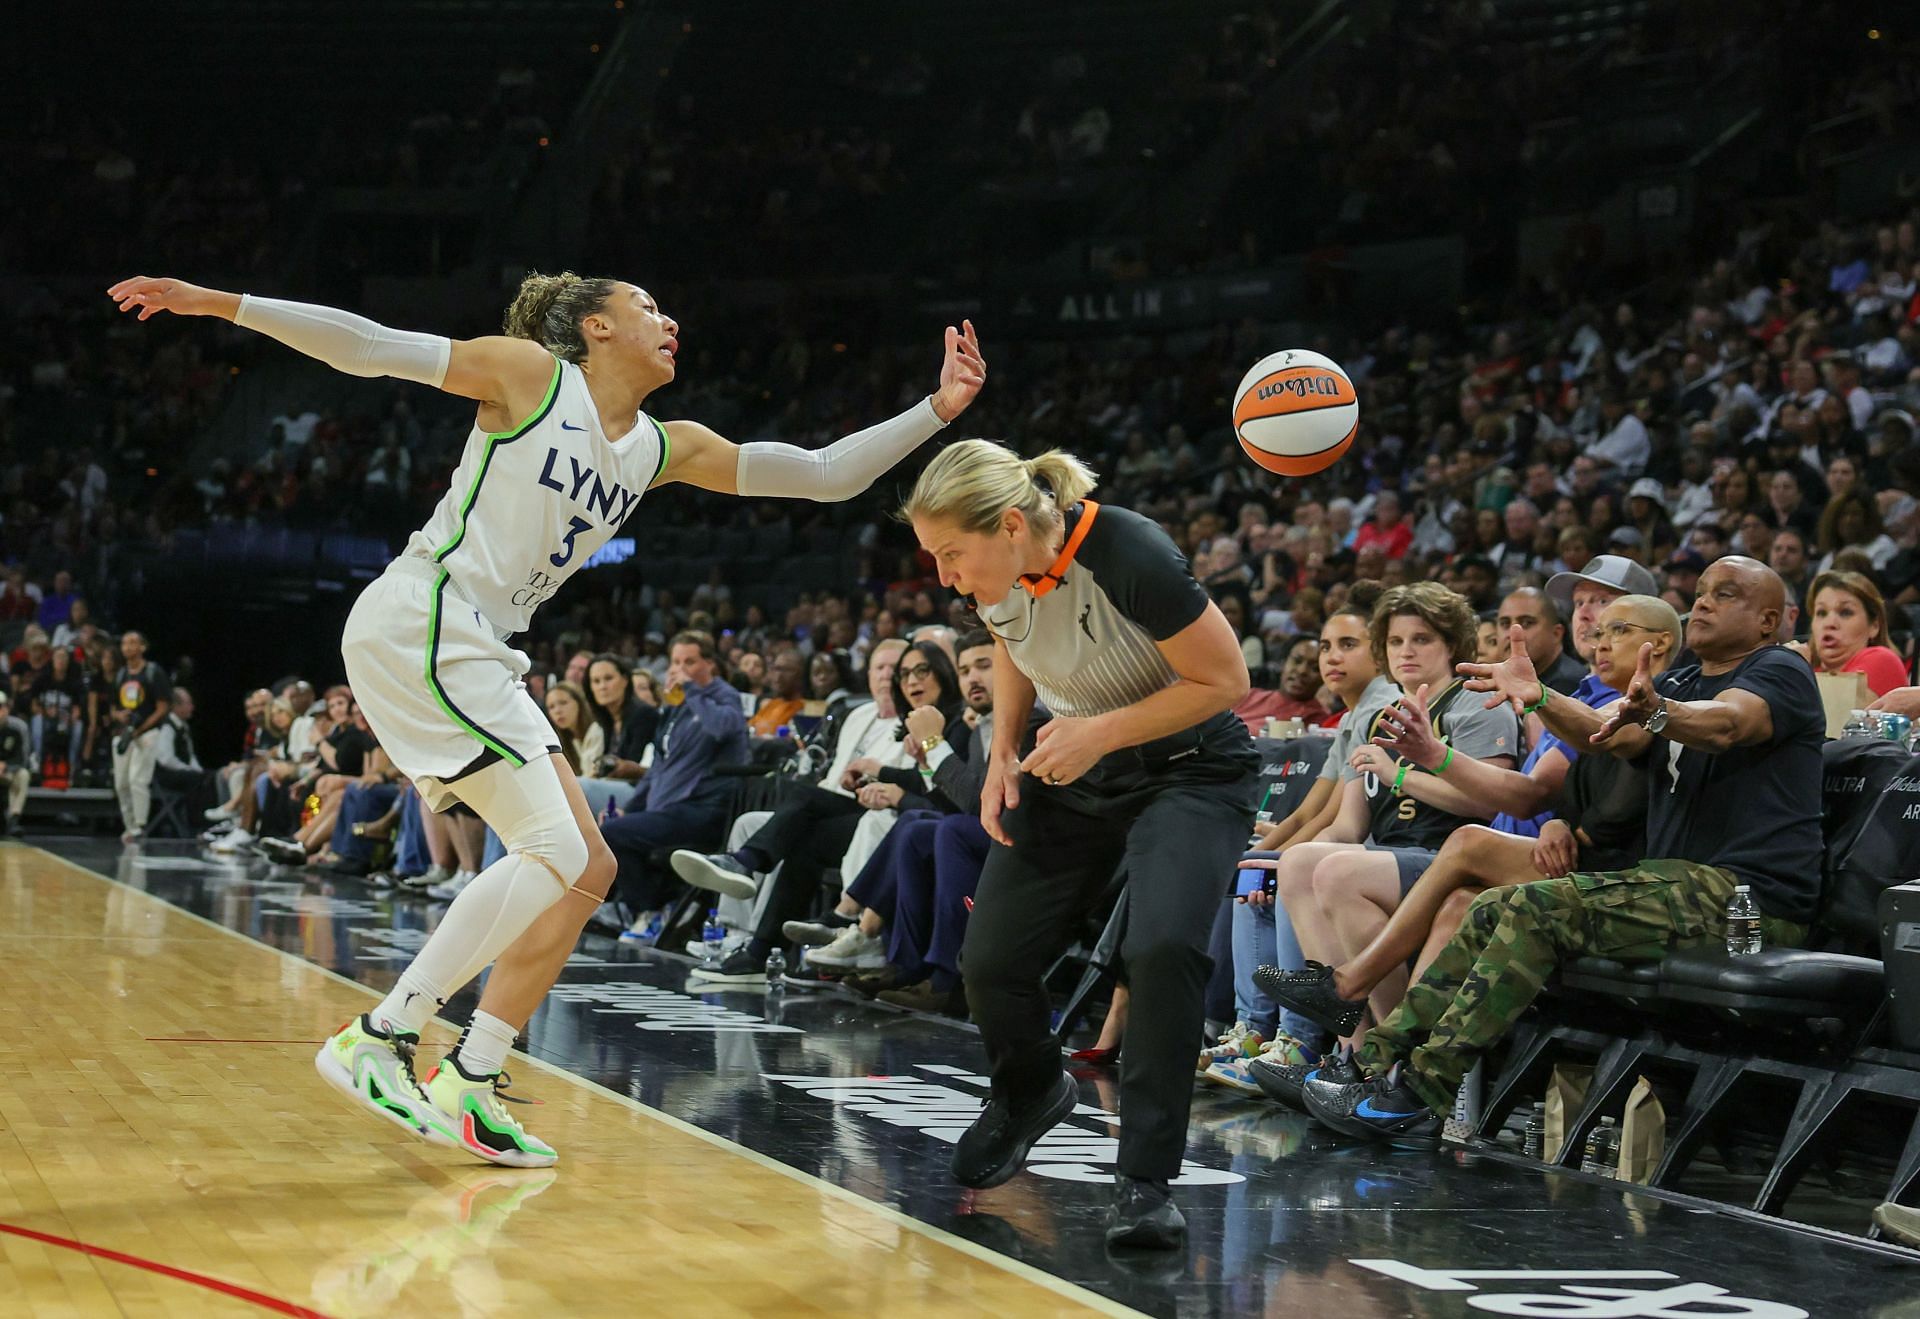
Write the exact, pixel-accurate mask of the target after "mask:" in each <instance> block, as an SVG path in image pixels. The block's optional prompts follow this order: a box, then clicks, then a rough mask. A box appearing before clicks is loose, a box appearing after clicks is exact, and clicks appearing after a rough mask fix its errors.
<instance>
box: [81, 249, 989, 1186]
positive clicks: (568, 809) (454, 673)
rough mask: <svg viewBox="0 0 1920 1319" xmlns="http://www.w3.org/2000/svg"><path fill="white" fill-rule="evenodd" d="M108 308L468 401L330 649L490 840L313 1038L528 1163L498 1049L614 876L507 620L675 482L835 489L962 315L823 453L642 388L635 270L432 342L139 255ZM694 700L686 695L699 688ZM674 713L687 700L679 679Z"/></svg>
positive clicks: (910, 436) (956, 365)
mask: <svg viewBox="0 0 1920 1319" xmlns="http://www.w3.org/2000/svg"><path fill="white" fill-rule="evenodd" d="M108 295H109V296H110V297H112V298H113V299H115V301H116V302H118V304H119V306H120V310H122V311H133V310H136V309H137V310H138V311H139V315H140V319H141V320H143V321H144V320H146V319H147V318H148V317H149V316H152V315H153V314H154V313H155V312H160V311H170V312H173V313H175V314H177V315H185V316H218V317H221V318H222V319H225V320H230V321H232V322H234V324H236V325H240V326H243V327H245V328H247V329H250V330H256V331H258V332H260V333H262V334H266V335H268V336H270V337H272V338H275V339H278V340H279V341H280V342H282V343H284V344H286V345H287V346H289V347H291V348H295V349H298V350H299V351H300V352H303V353H305V354H307V355H308V356H309V357H313V358H317V359H318V360H320V361H322V362H325V363H326V364H327V365H329V366H331V367H334V368H335V369H337V370H340V371H344V372H347V373H348V374H350V375H359V376H390V377H393V378H395V379H399V380H411V381H415V382H417V383H419V384H423V385H431V386H433V387H434V388H436V389H441V390H445V391H446V392H447V393H450V394H456V395H459V396H460V397H462V398H469V399H473V400H475V401H476V402H478V403H479V405H480V407H479V412H478V414H477V416H476V418H475V422H474V428H473V432H472V434H470V435H469V436H468V437H467V445H466V449H465V452H464V453H463V454H462V456H461V460H460V465H459V467H458V469H457V470H456V471H455V472H454V475H453V481H452V484H451V486H450V487H449V488H448V491H447V494H446V496H445V498H443V499H442V500H441V501H440V505H439V507H437V508H436V509H435V510H434V512H433V516H432V517H431V518H430V519H429V520H428V522H427V524H426V526H425V527H423V528H421V529H420V530H419V531H418V532H416V533H414V535H413V537H412V538H411V540H410V541H409V542H408V544H407V548H406V550H405V552H404V553H402V554H401V555H400V557H399V558H397V559H395V560H394V561H393V562H392V563H391V564H389V565H388V567H387V570H386V572H385V573H384V574H383V575H382V576H381V577H379V578H378V579H376V580H375V581H374V582H373V583H372V584H371V585H369V586H368V587H367V589H366V590H365V591H364V592H362V594H361V596H360V598H359V600H358V602H356V603H355V605H354V607H353V612H352V614H351V615H350V616H349V617H348V619H347V627H346V634H345V637H344V639H343V641H342V652H343V655H344V657H345V660H346V668H347V677H348V680H349V681H350V682H351V683H352V684H353V689H354V695H355V696H356V697H357V698H358V700H359V701H360V705H361V708H362V709H363V710H365V711H366V714H367V719H368V722H369V723H370V724H372V726H373V729H374V732H375V733H376V734H378V736H379V738H380V744H381V746H382V747H383V748H385V750H386V752H387V754H388V755H389V756H391V757H392V759H393V761H394V763H395V764H396V765H397V766H398V767H399V768H400V769H401V770H403V771H404V772H405V773H406V774H407V775H408V776H409V777H410V778H412V779H413V781H414V783H415V785H416V786H417V787H418V788H419V790H420V793H421V796H422V798H423V799H424V800H425V801H426V802H427V803H428V804H429V805H430V806H432V807H433V808H434V809H436V810H443V809H445V808H446V807H448V806H449V805H451V804H453V803H454V802H455V801H460V802H464V803H466V804H467V805H468V806H470V807H471V808H472V809H473V810H474V811H475V812H476V813H477V814H478V815H479V816H480V817H481V818H482V819H483V820H485V821H486V822H487V823H488V824H489V825H491V826H492V828H493V831H494V832H495V833H496V834H498V835H499V837H500V839H501V841H502V842H503V843H504V844H505V845H506V848H507V855H506V856H505V857H504V858H502V859H501V860H499V861H496V862H495V863H494V864H493V865H491V866H489V867H487V868H486V869H485V870H483V871H482V872H481V873H480V875H479V877H478V878H476V879H475V880H474V881H473V882H472V883H471V884H470V885H468V886H467V887H466V888H465V889H464V890H462V891H461V893H460V895H459V896H458V897H457V898H455V899H454V901H453V904H452V905H451V906H450V907H449V908H448V909H447V912H446V914H445V915H444V916H443V917H442V918H441V921H440V925H439V927H438V928H437V929H436V930H435V931H434V933H433V936H432V937H431V938H430V939H429V940H428V941H427V943H426V946H425V947H423V948H422V949H421V950H420V953H419V956H418V957H416V958H415V959H414V961H413V964H412V965H411V966H409V967H408V968H407V969H406V970H405V971H404V972H402V973H401V976H400V980H399V983H398V984H397V985H395V986H394V989H393V992H392V993H391V994H389V995H388V996H387V997H386V999H385V1000H384V1001H383V1002H382V1003H381V1004H380V1005H379V1006H378V1007H376V1008H375V1009H374V1010H373V1011H371V1012H368V1013H366V1014H364V1015H362V1016H360V1017H359V1018H357V1019H355V1020H354V1021H352V1022H349V1023H348V1024H347V1025H345V1026H343V1027H342V1028H341V1029H340V1031H339V1032H338V1033H337V1034H335V1035H334V1036H333V1038H332V1039H330V1040H328V1041H327V1043H326V1044H325V1045H324V1046H322V1048H321V1050H320V1052H319V1054H318V1055H317V1056H316V1058H315V1060H314V1062H315V1065H316V1066H317V1067H318V1068H319V1070H320V1073H321V1075H322V1076H324V1077H326V1079H327V1080H328V1081H330V1082H331V1083H332V1084H334V1085H335V1086H337V1087H338V1088H340V1089H342V1090H344V1091H346V1092H347V1093H348V1094H350V1095H351V1096H353V1097H354V1099H355V1100H356V1101H357V1102H359V1103H360V1104H362V1105H363V1106H365V1107H367V1108H369V1109H371V1110H372V1111H373V1112H374V1113H376V1114H378V1115H380V1116H381V1117H384V1118H386V1119H388V1120H389V1121H392V1122H393V1123H395V1124H396V1125H398V1126H401V1127H403V1128H405V1129H406V1130H408V1131H411V1132H414V1133H415V1134H416V1135H419V1136H422V1137H424V1138H426V1139H427V1140H430V1141H433V1142H435V1143H439V1144H446V1145H451V1146H456V1147H459V1148H464V1149H466V1150H468V1151H470V1152H471V1153H473V1154H475V1155H477V1156H479V1157H480V1158H482V1159H486V1160H489V1161H491V1162H494V1163H502V1164H509V1165H513V1166H517V1167H544V1166H546V1165H548V1164H551V1163H552V1162H554V1160H555V1158H556V1157H557V1156H556V1155H555V1153H554V1151H553V1149H552V1148H551V1147H550V1146H548V1145H546V1144H545V1143H544V1142H542V1141H541V1140H539V1139H538V1138H537V1137H535V1136H533V1135H532V1134H530V1133H528V1132H527V1131H526V1130H525V1129H524V1128H523V1127H522V1126H521V1125H520V1123H519V1122H517V1121H515V1120H514V1119H513V1118H512V1117H511V1116H509V1115H508V1113H507V1111H506V1109H505V1107H504V1105H503V1104H502V1103H501V1101H500V1094H499V1091H500V1089H501V1086H502V1081H501V1077H502V1073H501V1066H502V1064H503V1062H504V1061H505V1059H506V1055H507V1050H508V1049H509V1047H510V1046H511V1045H512V1043H513V1039H514V1037H515V1035H516V1034H517V1033H518V1032H519V1030H520V1028H521V1027H522V1026H523V1025H525V1024H526V1021H527V1018H528V1017H530V1016H531V1015H532V1014H533V1010H534V1008H535V1007H536V1006H537V1005H538V1004H539V1002H540V1000H541V999H542V998H544V997H545V996H546V993H547V990H548V989H549V988H551V987H552V985H553V982H554V980H555V979H556V978H557V977H558V975H559V973H560V968H561V967H562V966H563V965H564V964H565V962H566V960H567V956H568V954H569V953H571V952H572V950H573V947H574V944H575V942H576V940H577V938H578V936H579V933H580V929H581V926H582V925H583V924H584V923H585V922H586V919H587V917H588V916H589V915H591V914H592V913H593V911H594V910H595V909H596V908H597V907H598V906H599V905H600V903H601V901H602V900H603V899H604V898H605V896H606V893H607V887H608V885H609V884H610V883H611V881H612V879H613V874H614V862H613V857H612V854H611V853H610V852H609V851H608V849H607V846H606V844H605V842H603V841H602V839H601V837H600V832H599V829H598V828H597V827H596V825H595V822H594V818H593V813H592V811H591V810H590V809H589V808H588V806H587V802H586V798H585V797H584V796H583V795H582V794H581V791H580V785H579V783H578V782H577V781H576V780H575V778H574V775H573V772H572V771H571V770H570V769H568V767H567V764H566V761H565V760H564V759H562V757H561V756H560V754H559V748H558V747H557V746H555V745H554V738H553V733H552V730H551V728H550V726H549V725H548V723H547V720H546V716H545V715H544V714H543V713H542V712H541V710H540V707H539V706H538V705H536V704H535V703H534V702H533V700H532V698H531V697H529V696H528V695H527V691H526V687H525V684H524V682H523V681H522V679H523V677H524V676H525V674H526V672H527V669H528V667H529V662H528V660H527V657H526V656H525V655H524V654H522V653H520V652H519V651H517V650H514V649H512V648H511V647H509V646H508V645H507V642H506V639H507V638H508V637H509V636H511V635H512V634H514V633H516V632H521V631H524V630H525V629H526V627H527V625H528V623H529V622H530V621H531V620H532V618H533V615H534V611H535V610H536V609H538V608H539V607H540V605H541V604H543V603H544V602H545V601H547V600H548V599H550V598H551V597H552V596H553V594H554V592H556V591H558V590H559V589H560V587H561V586H562V585H563V584H564V583H565V582H566V580H567V578H568V577H570V576H571V575H572V574H573V573H574V572H575V571H576V570H577V569H578V568H579V567H580V565H581V564H583V563H585V562H586V561H587V560H588V559H590V558H591V557H592V556H593V553H594V551H595V550H597V549H599V548H600V546H601V545H603V544H604V543H605V542H606V541H607V539H608V538H609V537H611V536H612V535H613V533H614V532H615V531H616V530H617V529H618V528H619V526H620V525H621V523H622V522H624V521H625V520H626V519H627V517H628V515H629V514H631V513H632V511H633V508H634V506H635V505H636V504H637V503H639V501H640V497H641V495H642V494H643V493H644V492H646V491H647V490H649V489H651V488H653V487H654V486H657V485H662V484H665V483H668V482H673V481H681V482H685V483H687V484H689V485H695V486H699V487H701V488H702V489H706V490H717V491H720V492H722V493H726V494H736V493H737V494H740V495H743V496H752V497H766V496H788V497H793V498H806V499H819V500H843V499H849V498H851V497H852V496H854V495H856V494H858V493H859V492H860V491H862V490H864V489H866V488H867V486H868V485H870V484H871V483H872V482H873V481H874V479H875V478H877V477H878V476H880V475H881V474H882V473H883V472H885V471H887V470H888V469H889V468H891V467H892V466H893V465H894V464H895V463H897V462H899V461H900V460H901V459H902V458H904V457H906V456H907V455H908V454H910V453H912V452H913V451H914V450H915V449H916V448H918V447H919V446H920V445H921V444H922V443H923V442H925V441H926V440H927V439H929V438H931V437H932V436H933V435H934V434H935V433H936V432H938V431H939V430H940V429H941V428H942V427H944V426H946V425H947V424H948V423H950V422H951V421H952V420H953V419H954V418H955V417H956V416H958V415H959V414H960V413H961V412H962V411H964V410H965V409H966V407H967V405H968V404H969V403H971V402H972V401H973V399H974V397H975V395H977V394H978V393H979V392H980V388H981V386H982V385H983V384H984V383H985V380H986V365H985V362H984V360H983V359H982V358H981V356H980V347H979V344H978V342H977V340H976V339H975V336H974V332H973V327H972V325H971V324H968V325H966V326H965V327H964V330H955V329H953V328H952V327H951V326H949V327H948V329H947V333H946V360H945V363H944V365H943V366H942V368H941V372H940V388H939V391H938V392H937V393H935V394H933V395H931V396H930V397H928V398H926V399H923V400H922V401H921V402H919V403H916V404H915V405H914V406H913V407H911V408H909V409H908V410H907V411H906V412H904V413H902V414H901V415H899V416H898V417H895V418H893V419H891V420H889V421H883V422H881V423H880V424H879V425H877V426H873V427H870V428H868V429H866V430H863V431H860V432H858V433H857V434H854V435H850V436H847V437H846V438H844V439H842V440H839V441H837V442H835V443H833V444H831V445H829V446H827V447H826V448H825V449H822V450H819V451H808V450H804V449H800V448H796V447H794V446H792V445H787V444H775V443H755V444H745V445H739V446H735V445H734V444H732V443H730V442H729V441H727V440H725V439H722V438H721V437H720V436H719V435H717V434H715V433H714V432H713V431H711V430H709V429H708V428H707V427H705V426H702V425H700V424H699V423H697V422H691V421H671V422H665V423H662V422H659V421H656V420H654V419H653V418H652V417H650V416H648V415H647V414H646V413H645V412H643V411H642V410H641V408H642V405H643V404H644V403H645V402H646V400H647V398H648V396H649V395H651V394H652V393H653V391H654V390H656V389H659V388H660V387H661V386H663V385H665V384H667V383H669V382H670V381H672V380H673V378H674V373H675V364H674V355H675V353H676V352H677V351H678V349H679V338H678V336H679V330H680V327H679V325H678V324H676V323H675V321H674V319H673V318H672V317H671V316H668V315H667V314H666V313H665V312H664V311H662V310H661V309H660V305H659V304H658V303H657V302H656V301H655V300H654V299H653V297H652V295H650V294H649V293H648V292H647V291H646V290H644V289H642V288H639V287H637V286H635V285H633V284H627V283H622V282H620V281H618V280H612V279H583V278H581V277H579V276H577V275H573V274H571V273H568V274H561V275H550V276H549V275H530V276H528V278H527V279H526V280H525V282H524V283H522V284H521V286H520V289H519V292H518V294H517V295H516V296H515V298H514V300H513V304H512V306H510V307H509V308H508V309H507V314H506V323H505V331H506V332H505V333H504V334H503V335H493V336H487V337H484V338H478V339H467V340H457V341H455V340H448V339H445V338H442V337H441V336H439V335H433V334H419V333H413V332H409V331H400V330H391V329H388V328H387V327H385V326H382V325H378V324H376V323H374V322H373V321H370V320H367V319H365V318H364V317H360V316H356V315H353V314H352V313H350V312H344V311H337V310H335V309H333V308H331V307H320V306H312V305H308V304H304V303H296V302H282V301H278V300H276V299H271V298H258V297H254V296H252V295H244V296H243V295H238V294H233V293H222V292H218V291H216V290H213V289H206V288H199V287H197V286H195V285H193V284H188V283H186V282H185V281H182V280H177V279H168V278H147V277H144V276H142V277H138V278H134V279H129V280H123V281H122V282H120V283H118V284H115V285H114V286H113V287H112V288H111V289H109V290H108ZM694 694H695V695H696V696H697V695H698V692H697V691H696V692H695V693H694ZM683 710H684V711H690V712H691V713H690V714H687V713H683V714H682V715H681V716H680V717H682V718H693V719H698V718H700V717H701V713H700V702H699V701H697V700H690V701H688V702H687V704H686V705H685V706H684V707H683ZM489 964H492V966H493V973H492V975H490V976H489V977H488V979H487V984H486V992H485V993H484V994H483V996H482V998H481V1002H480V1010H479V1011H478V1012H476V1013H475V1014H474V1016H473V1020H472V1021H471V1022H470V1023H469V1024H468V1026H467V1028H466V1030H465V1032H463V1034H462V1037H461V1041H460V1044H459V1046H458V1047H457V1048H456V1050H455V1051H454V1053H453V1054H451V1055H449V1057H448V1059H447V1060H446V1061H445V1062H444V1063H442V1064H441V1065H440V1066H438V1067H436V1068H435V1069H434V1071H433V1072H432V1073H431V1074H429V1076H428V1077H427V1078H426V1080H425V1082H424V1083H422V1082H417V1081H416V1080H415V1079H414V1075H413V1067H412V1060H413V1050H414V1046H415V1045H416V1044H417V1043H418V1041H419V1038H420V1030H421V1027H422V1026H424V1025H425V1024H426V1022H427V1019H428V1018H429V1017H431V1016H432V1015H433V1013H434V1012H435V1011H436V1010H437V1009H438V1008H439V1007H440V1006H441V1005H442V1004H444V1003H445V1002H446V1001H447V1000H448V999H449V998H450V997H452V995H453V994H454V993H455V992H456V991H457V990H459V989H460V987H461V986H462V985H465V984H466V983H467V982H468V981H470V980H472V979H473V978H474V977H475V976H476V975H478V974H479V973H480V972H481V970H482V969H484V968H485V967H487V966H488V965H489Z"/></svg>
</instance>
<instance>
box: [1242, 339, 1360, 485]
mask: <svg viewBox="0 0 1920 1319" xmlns="http://www.w3.org/2000/svg"><path fill="white" fill-rule="evenodd" d="M1359 425H1360V400H1359V399H1358V398H1357V397H1356V396H1355V394H1354V392H1353V382H1352V381H1351V380H1349V379H1347V373H1346V372H1345V371H1342V370H1341V369H1340V364H1339V363H1337V362H1334V361H1331V360H1329V359H1328V358H1325V357H1322V356H1321V355H1320V354H1319V353H1310V352H1308V351H1306V350H1305V349H1303V348H1290V349H1288V350H1286V351H1285V352H1279V353H1273V354H1271V355H1269V356H1267V357H1263V358H1261V359H1260V360H1259V361H1258V362H1256V363H1254V366H1253V370H1251V371H1249V372H1247V374H1246V375H1245V376H1243V377H1242V378H1241V380H1240V387H1239V388H1238V389H1237V390H1235V391H1234V394H1233V433H1234V434H1235V435H1237V436H1238V437H1239V439H1240V447H1241V448H1242V449H1245V450H1246V451H1247V457H1249V458H1251V459H1253V460H1254V461H1255V462H1256V463H1259V464H1260V466H1262V467H1264V468H1266V469H1267V470H1268V471H1269V472H1273V473H1275V474H1276V475H1279V476H1311V475H1312V474H1313V473H1315V472H1318V471H1323V470H1324V469H1326V468H1328V467H1331V466H1332V465H1333V464H1334V463H1335V462H1336V461H1338V460H1339V458H1340V455H1341V454H1343V453H1345V452H1346V451H1347V447H1348V446H1349V445H1351V444H1352V443H1353V436H1354V432H1355V430H1356V429H1358V427H1359Z"/></svg>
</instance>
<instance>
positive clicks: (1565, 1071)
mask: <svg viewBox="0 0 1920 1319" xmlns="http://www.w3.org/2000/svg"><path fill="white" fill-rule="evenodd" d="M1592 1084H1593V1068H1591V1067H1582V1066H1580V1065H1578V1064H1577V1063H1556V1064H1555V1065H1554V1068H1553V1076H1552V1078H1551V1079H1550V1080H1549V1081H1548V1082H1547V1123H1546V1136H1545V1139H1544V1140H1543V1141H1542V1142H1541V1146H1540V1153H1541V1156H1542V1157H1543V1158H1545V1159H1546V1161H1547V1162H1548V1163H1552V1162H1553V1161H1554V1160H1555V1159H1557V1158H1559V1157H1560V1146H1561V1145H1562V1144H1563V1143H1564V1142H1565V1141H1566V1138H1567V1131H1568V1128H1569V1127H1570V1126H1571V1125H1572V1123H1573V1120H1574V1119H1575V1118H1577V1117H1579V1116H1580V1108H1581V1105H1583V1104H1585V1103H1586V1102H1587V1087H1588V1086H1589V1085H1592Z"/></svg>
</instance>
